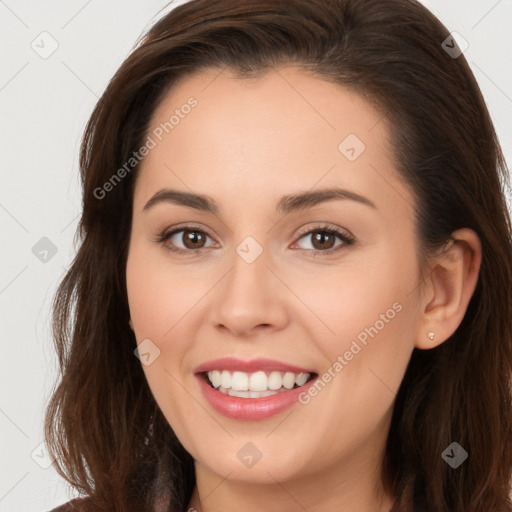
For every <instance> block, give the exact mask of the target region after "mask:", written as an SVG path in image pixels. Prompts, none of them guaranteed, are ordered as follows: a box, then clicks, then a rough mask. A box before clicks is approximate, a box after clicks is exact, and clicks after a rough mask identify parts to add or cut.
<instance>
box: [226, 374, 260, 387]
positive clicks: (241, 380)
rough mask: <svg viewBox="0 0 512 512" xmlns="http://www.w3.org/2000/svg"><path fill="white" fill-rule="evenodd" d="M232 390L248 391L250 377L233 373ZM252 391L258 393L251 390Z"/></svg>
mask: <svg viewBox="0 0 512 512" xmlns="http://www.w3.org/2000/svg"><path fill="white" fill-rule="evenodd" d="M231 389H234V390H236V391H247V390H248V389H249V377H248V375H247V373H244V372H233V375H232V377H231ZM251 390H252V391H258V390H257V389H253V388H251Z"/></svg>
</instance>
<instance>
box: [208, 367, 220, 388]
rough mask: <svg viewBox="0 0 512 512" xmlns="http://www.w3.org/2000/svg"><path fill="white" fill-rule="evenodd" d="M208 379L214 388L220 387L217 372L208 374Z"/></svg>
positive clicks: (218, 373)
mask: <svg viewBox="0 0 512 512" xmlns="http://www.w3.org/2000/svg"><path fill="white" fill-rule="evenodd" d="M208 377H210V381H211V383H212V384H213V387H214V388H218V387H219V386H220V372H219V370H213V371H212V372H208Z"/></svg>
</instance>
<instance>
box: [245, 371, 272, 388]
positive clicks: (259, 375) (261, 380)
mask: <svg viewBox="0 0 512 512" xmlns="http://www.w3.org/2000/svg"><path fill="white" fill-rule="evenodd" d="M246 375H247V374H246ZM267 381H268V379H267V376H266V375H265V372H256V373H251V376H250V377H249V388H250V389H251V391H266V390H267ZM249 388H248V389H249Z"/></svg>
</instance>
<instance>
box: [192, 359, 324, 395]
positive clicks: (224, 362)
mask: <svg viewBox="0 0 512 512" xmlns="http://www.w3.org/2000/svg"><path fill="white" fill-rule="evenodd" d="M211 370H228V371H240V372H247V373H252V372H257V371H258V370H263V371H276V372H293V373H316V372H315V371H314V370H308V369H306V368H299V367H298V366H293V365H290V364H286V363H282V362H280V361H276V360H274V359H264V358H259V359H252V360H251V361H243V360H242V359H236V358H235V357H222V358H220V359H214V360H213V361H207V362H206V363H203V364H201V365H199V366H198V367H197V368H196V369H195V370H194V373H196V374H197V373H203V372H209V371H211ZM242 400H246V399H245V398H244V399H242ZM258 400H259V399H258Z"/></svg>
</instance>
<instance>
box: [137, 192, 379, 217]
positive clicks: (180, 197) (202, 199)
mask: <svg viewBox="0 0 512 512" xmlns="http://www.w3.org/2000/svg"><path fill="white" fill-rule="evenodd" d="M342 199H343V200H347V199H348V200H351V201H356V202H358V203H361V204H364V205H366V206H370V207H371V208H374V209H377V207H376V206H375V203H373V201H371V200H370V199H368V198H367V197H364V196H362V195H360V194H357V193H355V192H352V191H350V190H346V189H342V188H338V187H334V188H324V189H320V190H315V191H305V192H299V193H296V194H290V195H285V196H283V197H282V198H281V199H280V200H279V201H278V203H277V205H276V212H277V213H278V214H281V215H286V214H289V213H291V212H293V211H296V210H305V209H307V208H312V207H313V206H316V205H318V204H320V203H324V202H326V201H333V200H342ZM159 203H173V204H177V205H181V206H188V207H190V208H195V209H196V210H201V211H205V212H211V213H214V214H217V213H218V212H219V206H218V204H217V203H216V202H215V200H214V199H212V198H211V197H209V196H206V195H203V194H195V193H192V192H183V191H180V190H175V189H169V188H164V189H162V190H159V191H158V192H157V193H156V194H155V195H153V196H152V197H151V199H150V200H149V201H148V202H147V203H146V204H145V206H144V208H143V210H144V211H145V210H149V209H150V208H152V207H154V206H156V205H157V204H159Z"/></svg>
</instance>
